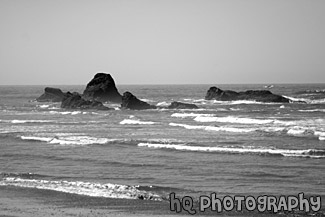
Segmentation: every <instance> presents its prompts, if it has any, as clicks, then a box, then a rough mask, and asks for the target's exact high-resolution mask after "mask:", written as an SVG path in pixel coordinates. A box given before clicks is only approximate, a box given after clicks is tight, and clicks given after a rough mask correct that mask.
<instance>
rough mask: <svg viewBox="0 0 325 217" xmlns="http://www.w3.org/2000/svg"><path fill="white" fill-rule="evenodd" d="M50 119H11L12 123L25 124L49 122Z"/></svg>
mask: <svg viewBox="0 0 325 217" xmlns="http://www.w3.org/2000/svg"><path fill="white" fill-rule="evenodd" d="M49 122H53V121H51V120H12V121H11V123H13V124H25V123H49Z"/></svg>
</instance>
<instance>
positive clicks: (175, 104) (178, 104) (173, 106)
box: [168, 101, 199, 109]
mask: <svg viewBox="0 0 325 217" xmlns="http://www.w3.org/2000/svg"><path fill="white" fill-rule="evenodd" d="M168 108H169V109H198V108H199V107H197V105H195V104H189V103H182V102H175V101H174V102H172V103H171V104H170V106H168Z"/></svg>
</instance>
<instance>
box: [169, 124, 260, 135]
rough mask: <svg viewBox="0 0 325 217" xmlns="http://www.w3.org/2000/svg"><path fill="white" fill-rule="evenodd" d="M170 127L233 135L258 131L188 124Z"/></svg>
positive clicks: (254, 129)
mask: <svg viewBox="0 0 325 217" xmlns="http://www.w3.org/2000/svg"><path fill="white" fill-rule="evenodd" d="M169 125H170V126H174V127H184V128H185V129H190V130H195V129H200V130H207V131H224V132H233V133H249V132H253V131H256V128H236V127H225V126H202V125H201V126H197V125H187V124H177V123H169Z"/></svg>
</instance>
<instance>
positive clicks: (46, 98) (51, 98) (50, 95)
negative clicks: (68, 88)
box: [36, 87, 66, 102]
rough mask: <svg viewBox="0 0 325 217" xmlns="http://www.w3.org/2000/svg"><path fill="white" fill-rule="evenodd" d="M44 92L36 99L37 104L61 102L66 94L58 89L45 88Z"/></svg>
mask: <svg viewBox="0 0 325 217" xmlns="http://www.w3.org/2000/svg"><path fill="white" fill-rule="evenodd" d="M44 91H45V92H44V93H43V94H42V95H41V96H40V97H38V98H37V99H36V101H38V102H61V101H62V99H63V98H64V97H65V95H66V93H63V92H62V90H60V89H59V88H53V87H45V90H44Z"/></svg>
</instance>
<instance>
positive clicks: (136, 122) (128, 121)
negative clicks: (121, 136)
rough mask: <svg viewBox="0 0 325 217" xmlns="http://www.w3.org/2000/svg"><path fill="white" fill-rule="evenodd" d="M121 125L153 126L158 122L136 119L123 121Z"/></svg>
mask: <svg viewBox="0 0 325 217" xmlns="http://www.w3.org/2000/svg"><path fill="white" fill-rule="evenodd" d="M120 124H134V125H138V124H139V125H152V124H156V122H152V121H140V120H134V119H124V120H123V121H121V122H120Z"/></svg>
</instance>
